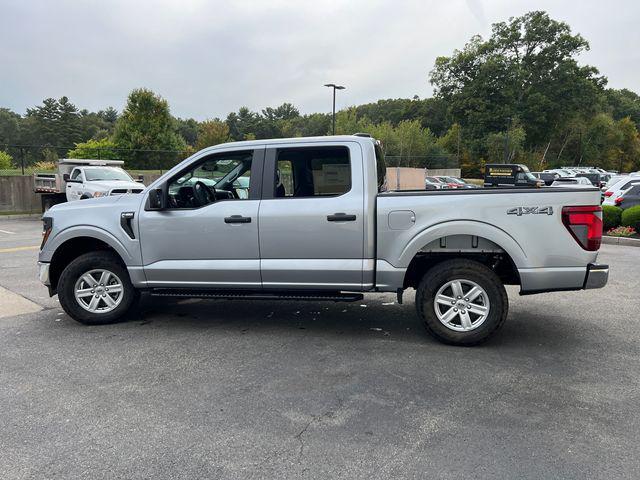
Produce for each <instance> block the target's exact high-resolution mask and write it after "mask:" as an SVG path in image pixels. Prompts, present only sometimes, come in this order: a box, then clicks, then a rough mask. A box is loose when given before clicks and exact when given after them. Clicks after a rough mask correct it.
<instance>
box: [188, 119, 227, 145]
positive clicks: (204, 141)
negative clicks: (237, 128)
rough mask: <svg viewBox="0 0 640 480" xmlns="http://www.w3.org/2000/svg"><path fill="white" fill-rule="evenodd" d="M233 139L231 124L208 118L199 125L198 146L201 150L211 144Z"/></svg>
mask: <svg viewBox="0 0 640 480" xmlns="http://www.w3.org/2000/svg"><path fill="white" fill-rule="evenodd" d="M230 140H231V137H230V136H229V126H228V125H227V124H226V123H225V122H223V121H221V120H219V119H217V118H216V119H214V120H206V121H204V122H201V123H200V125H198V141H197V143H196V148H197V149H198V150H201V149H203V148H205V147H210V146H211V145H218V144H220V143H226V142H228V141H230Z"/></svg>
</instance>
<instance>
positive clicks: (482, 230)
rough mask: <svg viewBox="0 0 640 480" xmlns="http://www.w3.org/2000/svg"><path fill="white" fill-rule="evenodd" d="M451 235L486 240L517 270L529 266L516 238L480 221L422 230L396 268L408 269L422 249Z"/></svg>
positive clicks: (457, 221)
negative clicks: (502, 252) (469, 236)
mask: <svg viewBox="0 0 640 480" xmlns="http://www.w3.org/2000/svg"><path fill="white" fill-rule="evenodd" d="M449 235H472V236H476V237H483V238H486V239H487V240H491V241H492V242H493V243H495V244H497V245H498V246H499V247H500V248H502V249H503V250H504V251H505V252H506V253H507V255H509V257H511V260H512V261H513V263H514V264H515V266H516V268H518V269H520V268H526V267H527V266H528V263H529V262H528V259H527V254H526V253H525V251H524V249H523V248H522V246H521V245H520V244H519V243H518V242H517V240H516V239H515V238H513V237H512V236H511V235H509V233H507V232H506V231H504V230H502V229H500V228H498V227H496V226H494V225H491V224H489V223H485V222H480V221H478V220H452V221H448V222H442V223H437V224H435V225H432V226H430V227H428V228H426V229H425V230H422V231H421V232H419V233H418V234H416V235H415V236H414V237H413V238H412V239H411V240H410V241H409V242H408V243H407V245H406V246H405V247H404V249H403V250H402V252H401V254H400V257H399V258H398V265H396V266H397V267H404V268H407V267H408V266H409V264H410V263H411V260H412V259H413V258H414V257H415V256H416V254H417V253H418V252H419V251H420V250H421V249H422V247H424V246H425V245H427V244H429V243H431V242H432V241H434V240H438V239H440V238H442V237H446V236H449Z"/></svg>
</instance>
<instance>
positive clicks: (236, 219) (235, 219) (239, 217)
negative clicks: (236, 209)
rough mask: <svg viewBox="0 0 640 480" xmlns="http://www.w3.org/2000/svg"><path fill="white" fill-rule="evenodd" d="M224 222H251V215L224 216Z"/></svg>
mask: <svg viewBox="0 0 640 480" xmlns="http://www.w3.org/2000/svg"><path fill="white" fill-rule="evenodd" d="M224 223H251V217H243V216H242V215H231V216H230V217H224Z"/></svg>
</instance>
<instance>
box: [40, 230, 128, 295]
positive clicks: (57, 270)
mask: <svg viewBox="0 0 640 480" xmlns="http://www.w3.org/2000/svg"><path fill="white" fill-rule="evenodd" d="M98 232H100V231H99V230H98ZM66 233H67V234H66V235H64V237H63V238H60V236H58V238H56V244H55V245H54V246H53V247H52V249H51V250H52V252H53V253H52V254H51V256H50V266H49V281H50V284H51V289H52V290H53V291H56V289H57V286H58V280H59V279H60V274H61V273H62V271H63V270H64V268H65V267H66V266H67V265H68V264H69V262H71V261H73V260H74V259H76V258H78V257H79V256H80V255H83V254H85V253H89V252H96V251H109V252H113V253H114V255H115V256H116V257H117V258H118V259H119V260H120V262H122V265H123V266H124V267H125V268H126V267H127V262H128V261H130V260H131V258H130V256H129V255H128V253H127V251H126V249H125V248H124V247H123V246H122V245H121V244H120V243H119V242H118V241H117V240H116V239H115V238H110V236H109V234H107V233H106V232H102V233H98V234H96V232H91V231H89V232H86V231H85V232H75V234H69V233H70V232H66Z"/></svg>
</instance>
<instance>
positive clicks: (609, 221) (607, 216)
mask: <svg viewBox="0 0 640 480" xmlns="http://www.w3.org/2000/svg"><path fill="white" fill-rule="evenodd" d="M621 219H622V209H621V208H620V207H614V206H613V205H604V206H603V207H602V221H603V223H604V230H605V232H606V231H608V230H611V229H612V228H615V227H619V226H620V222H621Z"/></svg>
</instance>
